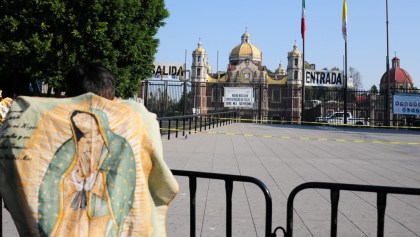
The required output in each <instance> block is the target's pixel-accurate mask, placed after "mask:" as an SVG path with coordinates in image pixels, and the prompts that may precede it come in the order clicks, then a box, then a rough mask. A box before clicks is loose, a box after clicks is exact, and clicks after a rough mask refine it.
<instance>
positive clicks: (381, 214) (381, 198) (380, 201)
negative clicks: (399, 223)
mask: <svg viewBox="0 0 420 237" xmlns="http://www.w3.org/2000/svg"><path fill="white" fill-rule="evenodd" d="M377 205H378V207H377V208H378V234H377V236H378V237H383V236H384V226H385V208H386V193H381V192H380V193H378V196H377Z"/></svg>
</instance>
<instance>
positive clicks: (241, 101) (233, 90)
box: [223, 87, 254, 108]
mask: <svg viewBox="0 0 420 237" xmlns="http://www.w3.org/2000/svg"><path fill="white" fill-rule="evenodd" d="M253 92H254V89H253V88H252V87H225V96H224V97H223V101H224V106H225V107H230V108H252V106H253V104H254V93H253Z"/></svg>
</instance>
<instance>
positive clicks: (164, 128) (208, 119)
mask: <svg viewBox="0 0 420 237" xmlns="http://www.w3.org/2000/svg"><path fill="white" fill-rule="evenodd" d="M157 120H158V121H159V126H160V134H161V135H165V134H166V133H167V135H168V140H169V139H171V133H172V132H175V137H176V138H178V132H182V136H185V133H186V132H188V134H191V131H194V132H197V131H198V130H199V131H200V132H201V131H202V130H207V129H211V128H214V127H215V126H216V127H219V126H223V125H226V124H231V123H233V122H235V120H236V112H234V111H228V112H218V113H211V114H196V115H185V116H172V117H159V118H157ZM173 122H175V124H173ZM180 122H181V123H182V124H180ZM172 126H174V128H172Z"/></svg>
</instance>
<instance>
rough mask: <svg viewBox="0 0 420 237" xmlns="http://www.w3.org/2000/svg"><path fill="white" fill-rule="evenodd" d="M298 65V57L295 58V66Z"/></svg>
mask: <svg viewBox="0 0 420 237" xmlns="http://www.w3.org/2000/svg"><path fill="white" fill-rule="evenodd" d="M297 65H298V60H297V58H295V66H297Z"/></svg>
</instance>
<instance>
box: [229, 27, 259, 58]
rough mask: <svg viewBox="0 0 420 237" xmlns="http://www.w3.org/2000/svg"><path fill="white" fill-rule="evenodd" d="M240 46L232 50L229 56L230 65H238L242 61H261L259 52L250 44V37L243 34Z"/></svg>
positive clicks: (246, 33) (247, 34)
mask: <svg viewBox="0 0 420 237" xmlns="http://www.w3.org/2000/svg"><path fill="white" fill-rule="evenodd" d="M241 40H242V42H241V44H239V45H237V46H236V47H235V48H233V49H232V51H231V52H230V55H229V61H230V62H231V63H234V64H235V63H239V62H240V61H243V60H246V59H248V60H251V61H261V60H262V58H261V51H260V50H259V49H258V48H257V47H256V46H255V45H253V44H251V36H250V34H249V33H248V32H245V33H244V34H243V35H242V37H241Z"/></svg>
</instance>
